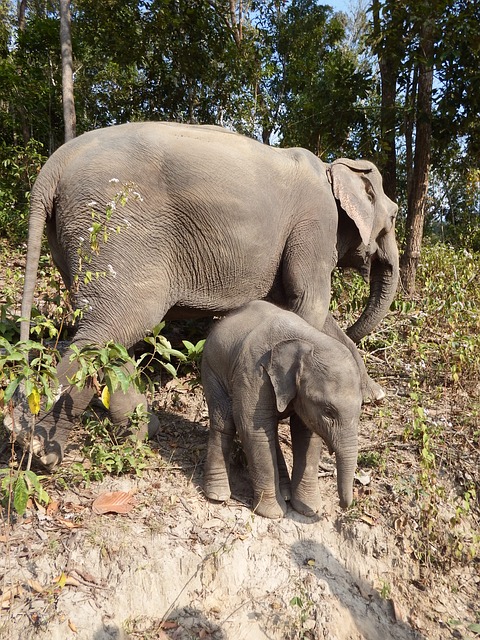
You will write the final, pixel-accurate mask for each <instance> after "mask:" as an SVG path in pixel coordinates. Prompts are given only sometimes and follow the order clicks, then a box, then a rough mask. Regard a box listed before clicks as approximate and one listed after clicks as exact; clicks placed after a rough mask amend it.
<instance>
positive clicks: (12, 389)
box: [4, 378, 21, 402]
mask: <svg viewBox="0 0 480 640" xmlns="http://www.w3.org/2000/svg"><path fill="white" fill-rule="evenodd" d="M20 380H21V378H15V379H14V380H12V381H11V382H9V384H8V385H7V388H6V389H5V396H4V402H8V401H9V400H10V399H11V397H12V396H13V394H14V393H15V391H16V389H17V387H18V385H19V384H20Z"/></svg>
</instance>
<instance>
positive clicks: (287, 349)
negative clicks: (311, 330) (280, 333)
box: [263, 340, 313, 413]
mask: <svg viewBox="0 0 480 640" xmlns="http://www.w3.org/2000/svg"><path fill="white" fill-rule="evenodd" d="M312 353H313V346H312V345H311V344H310V343H309V342H306V341H305V340H284V341H283V342H279V343H277V344H276V345H275V346H274V347H273V348H272V350H271V351H270V352H269V354H267V360H266V362H265V363H264V364H263V367H264V369H265V371H266V372H267V374H268V377H269V378H270V382H271V383H272V386H273V389H274V391H275V397H276V400H277V409H278V411H279V413H283V412H284V411H285V409H286V408H287V407H288V405H289V404H290V402H291V401H292V400H293V399H294V398H295V397H296V395H297V391H298V385H299V381H300V377H301V374H302V371H303V368H304V366H305V359H306V358H307V357H308V356H309V355H311V354H312Z"/></svg>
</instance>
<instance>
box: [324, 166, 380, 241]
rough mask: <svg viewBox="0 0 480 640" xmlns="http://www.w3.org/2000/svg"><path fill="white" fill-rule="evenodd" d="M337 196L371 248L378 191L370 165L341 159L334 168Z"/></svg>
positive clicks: (333, 175)
mask: <svg viewBox="0 0 480 640" xmlns="http://www.w3.org/2000/svg"><path fill="white" fill-rule="evenodd" d="M330 170H331V174H332V186H333V195H334V196H335V198H336V199H337V200H338V201H339V202H340V205H341V207H342V209H344V210H345V212H346V213H347V215H348V216H349V217H350V218H351V219H352V220H353V221H354V222H355V224H356V225H357V229H358V231H359V233H360V237H361V239H362V242H363V244H365V245H368V244H369V242H370V237H371V235H372V230H373V224H374V215H375V211H374V206H373V203H374V200H375V190H374V188H373V185H372V183H371V181H370V180H369V178H368V174H369V173H371V172H372V171H373V165H372V164H371V163H370V162H367V161H362V160H349V159H348V158H340V159H338V160H335V161H334V162H333V163H332V165H331V168H330Z"/></svg>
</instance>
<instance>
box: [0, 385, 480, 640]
mask: <svg viewBox="0 0 480 640" xmlns="http://www.w3.org/2000/svg"><path fill="white" fill-rule="evenodd" d="M167 387H168V388H166V389H163V391H162V392H161V393H160V395H159V397H158V398H157V399H156V409H157V412H158V415H159V417H160V421H161V427H162V428H161V431H160V433H159V435H158V436H157V437H156V440H155V441H154V442H153V443H152V447H153V449H154V450H155V456H154V458H153V459H152V461H151V464H150V468H149V469H147V470H145V471H144V472H143V473H142V474H141V476H139V477H135V476H132V477H126V476H123V477H112V476H110V477H107V478H105V479H104V480H103V481H102V482H97V483H96V482H93V483H91V484H90V485H88V486H87V485H79V486H77V487H75V488H60V487H58V486H56V484H55V482H54V481H53V479H52V481H51V483H50V486H49V488H48V491H49V494H50V496H51V498H52V503H51V505H50V507H48V508H47V509H45V508H43V507H41V505H38V504H32V505H31V507H30V508H29V509H28V510H27V513H26V514H25V516H24V517H23V518H19V519H18V520H17V521H16V522H15V523H14V524H13V525H12V526H11V527H7V526H6V522H5V520H3V527H2V531H1V533H0V548H1V550H2V551H1V554H0V575H2V576H3V578H2V579H1V587H2V594H3V595H2V598H3V600H2V607H3V608H2V611H1V617H0V638H8V639H15V640H17V639H18V640H20V639H21V640H24V639H25V640H27V639H30V638H32V639H38V640H66V639H78V640H113V639H115V640H118V639H127V638H128V639H132V640H133V639H142V640H148V639H159V640H162V639H165V638H176V639H181V640H186V639H205V638H211V639H215V640H221V639H222V640H223V639H225V640H243V639H245V640H257V639H258V640H267V639H268V640H274V639H275V640H277V639H278V640H289V639H317V638H318V639H320V638H327V639H329V640H360V639H365V640H388V639H392V640H422V639H423V640H444V639H445V638H450V637H457V638H474V637H475V634H474V633H469V632H468V631H467V630H466V629H467V626H468V624H471V623H472V622H474V621H475V611H476V610H477V609H478V596H479V593H480V591H479V576H478V565H474V564H472V566H471V567H462V568H461V569H457V570H455V571H453V572H450V573H448V574H442V573H441V572H438V573H434V572H432V571H430V572H429V575H428V577H425V570H424V569H422V566H421V565H420V563H419V562H418V561H417V560H416V559H415V557H414V555H415V554H413V553H412V549H411V548H410V546H409V536H410V529H409V527H412V526H413V525H412V522H413V520H412V519H410V518H409V506H408V501H407V500H406V499H405V494H402V495H403V497H400V494H399V493H398V492H397V491H396V490H395V488H394V486H393V485H394V482H393V478H395V482H398V478H399V475H398V472H399V471H400V476H401V475H402V474H404V479H405V481H408V472H409V468H410V467H409V465H410V463H409V462H408V461H407V462H406V464H405V465H404V468H403V469H400V470H398V469H395V473H392V484H391V486H388V480H387V481H386V478H387V479H388V473H387V474H385V473H383V474H382V475H381V476H380V475H379V477H378V478H376V477H375V473H374V472H372V471H371V470H368V471H365V470H364V471H362V469H359V473H358V480H357V481H356V487H355V492H356V498H357V501H358V503H359V504H360V505H362V508H354V509H352V510H350V511H347V512H342V510H341V509H340V508H339V507H338V498H337V494H336V486H335V478H334V465H333V460H332V458H330V457H329V456H328V454H327V453H326V452H325V458H324V459H322V464H321V466H320V469H319V482H320V484H321V487H322V491H323V494H324V509H323V511H322V513H320V514H319V515H318V516H317V517H315V518H306V517H304V516H301V515H299V514H298V513H296V512H295V511H293V510H291V509H290V508H289V511H288V514H287V516H286V517H285V518H284V519H282V520H268V519H265V518H262V517H260V516H258V515H255V514H254V513H253V512H252V510H251V503H250V501H251V491H250V484H249V480H248V474H247V471H246V468H245V463H244V458H243V455H242V452H241V450H240V448H239V447H238V448H237V450H236V455H235V457H234V461H233V468H232V498H231V500H229V501H228V502H227V503H223V504H217V503H212V502H209V501H208V500H206V498H205V497H204V495H203V494H202V489H201V481H202V467H203V460H204V457H205V453H206V443H207V435H208V417H207V413H206V407H205V404H204V400H203V395H202V392H201V390H200V388H197V389H196V390H189V388H188V386H187V385H186V384H182V383H181V382H180V383H173V384H170V385H167ZM388 391H389V394H390V395H392V394H395V393H396V392H395V390H394V389H389V390H388ZM378 411H379V409H378V408H376V407H370V408H369V407H367V408H366V409H365V411H364V415H363V417H362V424H361V449H362V446H367V445H368V443H369V442H370V441H371V439H372V438H375V437H377V434H376V431H377V429H378V421H377V420H376V419H375V418H376V416H377V414H378ZM390 437H393V434H390ZM281 440H282V446H283V448H284V450H285V453H286V457H287V459H288V458H289V454H290V449H289V437H288V427H287V426H286V425H284V426H282V427H281ZM3 453H4V455H5V448H4V452H3ZM118 490H121V491H126V492H131V494H132V501H133V502H134V504H135V506H134V508H133V509H132V510H131V511H130V512H129V513H126V514H116V513H107V514H101V515H97V514H96V513H95V512H94V511H93V509H92V503H93V501H94V500H95V498H96V497H97V496H99V495H100V494H102V493H103V492H106V491H118ZM452 621H455V622H452Z"/></svg>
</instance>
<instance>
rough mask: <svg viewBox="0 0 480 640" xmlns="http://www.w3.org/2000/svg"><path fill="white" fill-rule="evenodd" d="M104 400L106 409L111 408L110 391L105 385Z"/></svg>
mask: <svg viewBox="0 0 480 640" xmlns="http://www.w3.org/2000/svg"><path fill="white" fill-rule="evenodd" d="M102 402H103V406H104V407H105V408H106V409H110V391H109V390H108V387H103V391H102Z"/></svg>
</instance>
